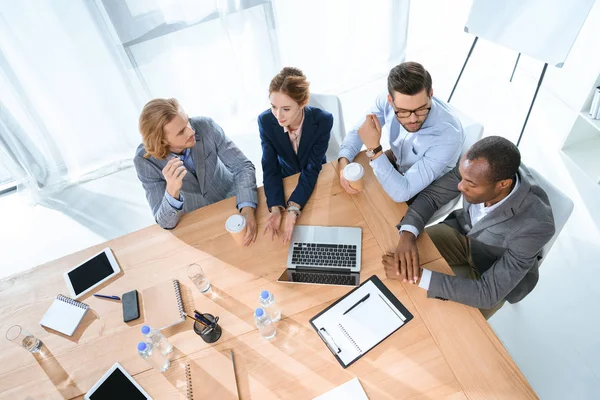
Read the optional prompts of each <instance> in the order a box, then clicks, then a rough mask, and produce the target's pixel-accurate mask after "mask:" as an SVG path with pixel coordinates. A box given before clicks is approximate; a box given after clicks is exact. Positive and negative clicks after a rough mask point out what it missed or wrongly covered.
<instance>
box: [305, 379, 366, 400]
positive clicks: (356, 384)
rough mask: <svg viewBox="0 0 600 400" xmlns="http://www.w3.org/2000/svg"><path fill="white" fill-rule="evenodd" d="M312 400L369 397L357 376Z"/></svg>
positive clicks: (363, 398)
mask: <svg viewBox="0 0 600 400" xmlns="http://www.w3.org/2000/svg"><path fill="white" fill-rule="evenodd" d="M313 400H369V398H368V397H367V394H366V393H365V390H364V389H363V387H362V386H361V384H360V381H359V380H358V378H354V379H351V380H349V381H348V382H346V383H344V384H341V385H340V386H338V387H336V388H334V389H331V390H330V391H329V392H327V393H324V394H322V395H320V396H318V397H315V398H314V399H313Z"/></svg>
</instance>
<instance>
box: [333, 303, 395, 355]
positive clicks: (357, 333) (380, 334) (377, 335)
mask: <svg viewBox="0 0 600 400" xmlns="http://www.w3.org/2000/svg"><path fill="white" fill-rule="evenodd" d="M403 324H404V322H403V321H402V320H401V319H400V317H399V316H398V314H397V313H396V312H394V311H393V310H392V309H391V308H390V307H389V305H388V304H387V303H386V301H385V300H384V299H383V296H382V295H380V294H379V293H372V294H371V295H370V296H369V298H368V299H367V300H366V301H364V302H362V303H361V304H359V305H358V306H356V307H355V308H354V309H353V310H352V311H350V312H349V313H347V314H346V315H343V316H342V317H341V319H340V321H339V328H340V329H341V330H343V331H345V333H347V335H348V336H349V337H350V338H351V339H352V340H353V341H354V342H356V344H357V346H358V347H360V349H361V350H362V351H363V352H366V351H368V350H369V349H371V348H372V347H374V346H375V345H377V343H379V342H381V341H382V340H383V339H384V338H386V337H387V336H388V335H390V334H391V333H392V332H394V331H395V330H396V329H398V328H399V327H401V326H402V325H403Z"/></svg>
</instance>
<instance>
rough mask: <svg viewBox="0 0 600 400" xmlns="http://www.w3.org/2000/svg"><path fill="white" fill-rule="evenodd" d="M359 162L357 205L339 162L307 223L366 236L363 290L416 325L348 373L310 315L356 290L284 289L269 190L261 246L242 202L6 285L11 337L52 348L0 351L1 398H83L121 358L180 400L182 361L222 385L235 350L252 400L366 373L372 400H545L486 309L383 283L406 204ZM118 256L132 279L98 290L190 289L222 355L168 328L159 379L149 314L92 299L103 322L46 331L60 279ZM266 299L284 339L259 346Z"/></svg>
mask: <svg viewBox="0 0 600 400" xmlns="http://www.w3.org/2000/svg"><path fill="white" fill-rule="evenodd" d="M358 161H359V162H361V163H362V164H363V165H364V166H365V167H367V168H365V190H364V191H363V192H361V193H360V194H358V195H355V196H350V195H348V194H346V192H345V191H344V190H343V189H342V187H341V186H340V184H339V180H338V171H337V164H336V163H329V164H326V165H324V166H323V170H322V172H321V174H320V176H319V180H318V183H317V186H316V188H315V191H314V193H313V195H312V197H311V199H310V201H309V203H308V205H307V206H306V208H305V210H304V212H303V213H302V216H301V218H300V220H299V224H302V225H329V226H357V227H360V228H361V229H362V235H363V253H362V271H361V280H364V279H367V278H368V277H370V276H371V275H373V274H376V275H377V276H379V277H380V278H381V279H382V280H383V282H384V283H385V285H386V286H387V287H388V288H389V289H390V290H391V291H392V292H393V293H394V294H395V295H396V297H398V299H399V300H400V301H401V302H402V303H403V304H404V305H405V306H406V308H407V309H408V310H409V311H410V312H411V313H412V314H413V315H414V319H413V320H412V321H410V322H409V323H408V324H407V325H406V326H404V327H402V328H401V329H400V330H399V331H397V332H396V333H394V334H393V335H392V336H390V337H389V338H388V339H386V340H385V341H384V342H382V343H381V344H380V345H379V346H377V347H375V348H374V349H373V350H371V352H369V353H368V354H367V355H366V356H364V357H363V358H362V359H360V360H359V361H358V362H356V363H355V364H353V365H352V366H350V367H349V368H347V369H343V368H342V367H341V366H340V365H339V364H338V363H337V361H336V360H335V359H334V357H333V356H332V355H331V353H330V352H329V350H328V349H327V348H326V346H325V344H324V343H323V342H322V341H321V339H320V338H319V337H318V336H317V334H316V333H315V332H314V331H313V329H312V327H311V326H310V324H309V320H310V318H312V317H313V316H314V315H316V314H317V313H318V312H320V311H321V310H323V309H324V308H325V307H326V306H328V305H329V304H331V303H332V302H333V301H335V300H336V299H338V298H339V297H341V296H342V295H344V294H345V293H347V292H348V291H349V289H348V288H346V287H329V286H319V285H290V284H280V283H278V282H277V278H278V277H279V275H280V274H281V272H282V271H283V269H284V268H285V263H286V257H287V248H288V246H287V245H283V244H282V243H281V242H280V241H274V242H271V240H270V237H266V236H262V230H263V228H264V224H265V221H266V219H267V216H268V211H267V208H266V205H265V196H264V191H263V189H262V188H260V189H259V191H258V193H259V194H258V196H259V206H258V210H257V220H258V222H259V237H258V239H257V241H256V243H254V244H253V245H252V246H251V247H248V248H241V247H236V246H235V245H234V242H233V239H232V238H231V237H230V236H229V234H228V233H227V232H226V231H225V229H224V223H225V220H226V219H227V217H228V216H229V215H231V214H232V213H234V212H235V199H234V198H230V199H227V200H224V201H221V202H219V203H216V204H213V205H211V206H208V207H204V208H202V209H199V210H197V211H195V212H193V213H190V214H188V215H185V216H184V217H183V218H182V220H181V222H180V223H179V225H178V226H177V227H176V229H174V230H164V229H162V228H160V227H159V226H157V225H154V226H150V227H148V228H145V229H142V230H140V231H137V232H134V233H131V234H128V235H125V236H123V237H120V238H118V239H115V240H111V241H108V242H106V243H103V244H101V245H98V246H94V247H92V248H89V249H86V250H83V251H80V252H78V253H75V254H71V255H69V256H66V257H63V258H61V259H59V260H56V261H53V262H50V263H48V264H45V265H42V266H39V267H37V268H35V269H34V270H32V271H29V272H26V273H23V274H19V275H16V276H13V277H10V278H7V279H4V280H2V281H0V318H1V319H0V321H1V322H0V324H1V327H0V328H1V330H2V334H3V335H4V332H6V329H7V328H8V327H9V326H11V325H13V324H20V325H21V326H23V327H24V328H25V329H28V330H29V331H30V332H31V333H33V334H34V335H36V336H37V337H39V338H40V339H41V340H42V341H43V342H44V344H45V349H44V352H43V353H44V354H36V355H34V354H30V353H28V352H27V351H25V350H24V349H22V348H20V347H19V346H15V345H14V344H13V343H10V342H8V341H7V340H5V339H2V340H0V398H2V399H54V398H56V399H60V398H67V399H71V398H83V394H84V393H85V392H86V391H87V390H89V389H90V388H91V386H92V385H93V384H94V383H95V382H96V381H97V380H98V379H99V378H100V376H102V375H103V374H104V372H106V370H107V369H108V368H109V367H110V366H111V365H112V364H113V363H115V362H116V361H118V362H119V363H120V364H121V365H123V366H124V368H125V369H126V370H127V371H128V372H129V373H130V374H131V375H133V377H134V378H135V379H136V381H137V382H138V383H139V384H140V385H142V387H143V388H144V389H145V390H146V391H147V392H148V393H149V394H150V395H151V396H153V397H154V399H171V398H183V397H184V395H185V381H184V377H185V375H184V372H183V365H184V363H185V362H194V363H196V364H197V365H198V366H199V367H200V368H202V369H205V371H206V373H208V374H209V375H214V380H215V381H214V382H213V384H214V383H215V382H218V381H219V376H218V375H219V371H218V370H217V371H215V370H214V369H215V368H213V369H211V365H215V362H214V360H215V357H217V360H220V359H221V358H227V359H229V350H230V349H232V350H233V352H234V354H235V360H236V376H237V380H238V388H239V393H240V397H241V398H242V399H250V398H256V399H276V398H285V399H311V398H313V397H315V396H318V395H320V394H322V393H324V392H326V391H328V390H330V389H332V388H334V387H336V386H338V385H340V384H342V383H344V382H346V381H348V380H350V379H351V378H353V377H355V376H356V377H358V378H359V380H360V383H361V384H362V386H363V388H364V389H365V392H366V393H367V395H368V397H369V398H370V399H378V398H387V399H408V398H410V399H415V398H420V399H437V398H452V399H465V398H469V399H494V398H498V399H499V398H504V399H521V398H537V396H536V395H535V392H534V391H533V390H532V388H531V387H530V386H529V384H528V382H527V380H526V379H525V378H524V377H523V375H522V374H521V372H520V371H519V369H518V368H517V366H516V365H515V363H514V361H513V360H512V359H511V357H510V356H509V354H508V353H507V351H506V350H505V348H504V347H503V346H502V344H501V343H500V341H499V340H498V338H497V337H496V335H495V334H494V331H493V330H492V329H491V328H490V326H489V325H488V323H487V322H486V321H485V319H484V318H483V317H482V316H481V314H480V313H479V311H478V310H477V309H474V308H471V307H467V306H464V305H461V304H457V303H454V302H451V301H440V300H435V299H428V298H427V296H426V292H425V291H424V290H423V289H421V288H419V287H418V286H417V285H411V284H403V283H402V282H399V281H394V280H389V279H387V278H386V276H385V272H384V270H383V266H382V264H381V255H382V254H383V253H384V252H387V251H391V250H393V249H394V248H395V245H396V243H397V237H398V233H397V231H396V229H395V228H394V225H395V224H396V223H397V222H398V221H399V220H400V219H401V217H402V216H403V215H404V213H405V212H406V209H407V206H406V205H405V204H397V203H394V202H393V201H392V200H390V198H389V196H387V195H386V194H385V192H384V191H383V190H382V188H381V186H380V185H379V183H378V182H377V180H376V179H375V177H374V176H373V173H372V170H371V168H370V167H368V162H367V159H366V157H365V156H364V154H361V155H359V157H358ZM297 180H298V177H297V176H293V177H289V178H287V179H286V180H285V191H286V194H289V193H291V191H292V190H293V188H294V187H295V185H296V183H297ZM418 244H419V251H420V254H421V262H422V264H423V265H424V266H426V267H427V268H429V269H433V270H437V271H441V272H446V273H451V270H450V268H449V266H448V265H447V263H446V262H445V261H444V259H443V258H441V256H440V254H439V253H438V251H437V249H436V248H435V246H434V245H433V243H432V242H431V240H430V239H429V238H428V237H427V236H426V235H424V234H423V235H421V236H420V237H419V240H418ZM107 246H108V247H110V248H111V249H112V250H113V252H114V254H115V256H116V258H117V260H118V262H119V264H120V266H121V268H122V269H123V271H124V273H123V274H122V276H121V277H120V278H118V279H115V280H112V281H110V282H108V283H107V284H105V285H104V287H102V288H101V289H102V290H101V291H100V290H98V292H101V293H109V294H117V295H121V294H122V293H125V292H127V291H129V290H132V289H137V290H138V291H140V292H141V290H143V289H145V288H147V287H151V286H154V285H157V284H160V283H161V282H164V281H166V280H170V279H173V278H176V279H179V281H180V282H181V284H182V287H183V299H184V303H185V304H186V309H187V310H193V309H194V308H195V309H199V310H201V311H202V312H210V313H212V314H214V315H218V316H219V317H220V325H221V326H222V328H223V335H222V337H221V339H219V341H218V342H216V343H215V344H214V345H209V344H206V343H204V342H203V341H202V340H201V339H200V338H199V337H198V336H197V335H196V334H195V333H194V332H193V330H192V323H191V322H190V321H186V322H184V323H181V324H179V325H176V326H174V327H172V328H169V329H168V330H166V332H165V334H166V336H167V337H168V338H169V340H170V341H171V343H172V344H173V345H174V346H175V351H174V353H173V360H172V366H171V368H170V369H169V370H168V371H167V372H166V373H164V374H161V373H159V372H157V371H155V370H153V369H151V368H150V366H149V364H148V363H147V362H146V361H145V360H142V359H141V358H140V357H139V356H138V355H137V352H136V343H137V342H138V341H140V340H141V339H142V335H141V333H140V327H141V326H142V324H143V322H144V315H143V307H141V310H142V315H141V318H140V319H138V320H136V321H132V322H130V323H128V324H126V323H124V322H123V320H122V310H121V304H120V303H117V302H112V301H107V300H101V299H97V298H95V297H92V296H86V297H84V298H83V299H82V301H84V302H86V303H87V304H89V305H90V307H91V311H93V312H88V314H87V315H86V317H85V318H84V320H83V322H82V325H81V326H80V327H79V328H78V329H77V331H76V332H75V335H74V336H73V337H67V336H63V335H61V334H57V333H52V332H51V331H48V330H46V329H45V328H43V327H41V326H40V325H39V321H40V319H41V317H42V315H43V314H44V312H45V311H46V309H47V308H48V307H49V305H50V304H51V302H52V300H53V299H54V298H55V297H56V295H57V294H59V293H64V294H66V287H65V283H64V281H63V272H65V271H66V270H67V269H68V268H69V267H72V266H73V265H76V264H78V263H79V262H81V261H83V260H84V259H86V258H88V257H90V256H91V255H93V254H94V253H96V252H98V251H100V250H101V249H103V248H104V247H107ZM194 262H196V263H199V264H200V265H201V266H202V267H203V268H204V270H205V272H206V273H207V275H208V276H209V278H210V281H211V283H212V287H213V291H212V294H211V295H208V296H205V295H202V294H200V293H199V291H198V290H197V289H196V288H195V287H194V286H193V284H192V282H191V281H190V280H189V278H187V275H186V267H187V266H188V265H189V264H190V263H194ZM263 289H267V290H269V291H272V292H273V293H274V294H275V297H276V298H277V302H278V303H279V305H280V306H281V308H282V311H283V317H282V320H281V321H280V322H279V323H278V325H277V337H276V338H275V339H274V340H273V341H267V340H265V339H263V338H262V337H260V335H259V333H258V331H257V330H256V328H255V326H254V323H253V319H252V312H253V309H254V308H255V307H256V306H257V305H258V295H259V293H260V291H261V290H263ZM141 303H143V298H141ZM203 361H205V362H204V363H203Z"/></svg>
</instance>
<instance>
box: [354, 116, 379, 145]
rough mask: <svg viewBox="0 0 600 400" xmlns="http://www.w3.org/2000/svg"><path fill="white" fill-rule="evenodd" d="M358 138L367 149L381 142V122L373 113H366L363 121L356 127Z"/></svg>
mask: <svg viewBox="0 0 600 400" xmlns="http://www.w3.org/2000/svg"><path fill="white" fill-rule="evenodd" d="M358 136H360V140H362V142H363V143H364V144H365V146H367V149H374V148H376V147H378V146H379V143H380V142H381V124H380V123H379V118H377V116H376V115H375V114H367V116H366V118H365V122H363V124H362V125H361V126H360V128H358Z"/></svg>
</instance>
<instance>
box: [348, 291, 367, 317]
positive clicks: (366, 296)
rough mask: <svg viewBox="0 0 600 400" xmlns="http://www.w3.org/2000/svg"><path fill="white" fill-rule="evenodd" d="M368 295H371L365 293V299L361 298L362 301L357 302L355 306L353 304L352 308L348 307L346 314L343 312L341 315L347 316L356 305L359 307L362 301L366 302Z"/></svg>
mask: <svg viewBox="0 0 600 400" xmlns="http://www.w3.org/2000/svg"><path fill="white" fill-rule="evenodd" d="M370 295H371V293H367V295H366V296H365V297H363V298H362V299H360V300H359V301H357V302H356V304H354V305H353V306H352V307H350V308H349V309H347V310H346V312H344V313H343V314H342V315H346V314H348V313H349V312H350V311H351V310H352V309H353V308H354V307H356V306H357V305H359V304H360V303H362V302H363V301H366V300H367V299H368V298H369V296H370Z"/></svg>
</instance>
